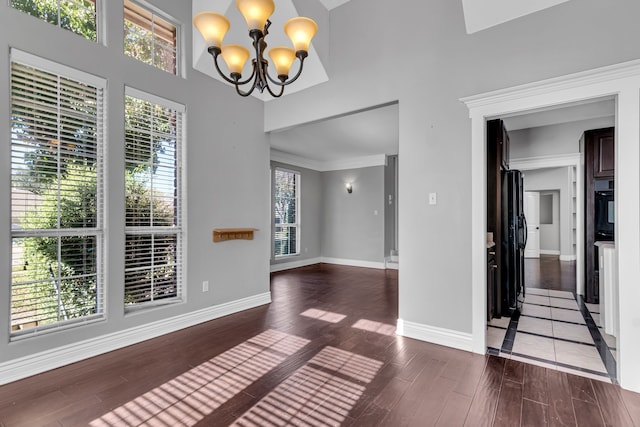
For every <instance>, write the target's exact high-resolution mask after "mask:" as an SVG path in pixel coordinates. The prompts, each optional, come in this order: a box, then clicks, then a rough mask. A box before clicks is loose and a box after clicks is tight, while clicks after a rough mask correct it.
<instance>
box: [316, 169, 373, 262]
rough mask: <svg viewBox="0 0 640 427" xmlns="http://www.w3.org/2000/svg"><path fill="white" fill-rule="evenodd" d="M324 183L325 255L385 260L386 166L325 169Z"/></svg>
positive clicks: (323, 238)
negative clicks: (349, 190)
mask: <svg viewBox="0 0 640 427" xmlns="http://www.w3.org/2000/svg"><path fill="white" fill-rule="evenodd" d="M347 182H351V183H352V185H353V193H351V194H349V193H347V191H346V190H345V184H346V183H347ZM322 187H323V200H324V210H323V215H322V237H321V238H322V256H324V257H328V258H339V259H348V260H362V261H374V262H383V261H384V167H383V166H373V167H368V168H360V169H349V170H339V171H330V172H323V173H322Z"/></svg>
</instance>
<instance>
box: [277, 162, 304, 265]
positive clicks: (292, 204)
mask: <svg viewBox="0 0 640 427" xmlns="http://www.w3.org/2000/svg"><path fill="white" fill-rule="evenodd" d="M274 175H275V176H274V194H275V197H274V218H275V235H274V254H275V256H276V257H279V256H284V255H295V254H298V253H299V251H300V249H299V244H298V239H299V236H300V233H299V222H300V220H299V216H300V212H299V205H300V191H299V188H300V174H299V173H297V172H292V171H287V170H283V169H276V170H275V173H274Z"/></svg>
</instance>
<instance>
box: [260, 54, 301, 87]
mask: <svg viewBox="0 0 640 427" xmlns="http://www.w3.org/2000/svg"><path fill="white" fill-rule="evenodd" d="M296 56H297V57H298V59H299V60H300V67H299V68H298V72H297V73H296V75H295V76H293V77H292V78H290V79H288V80H283V81H276V80H274V79H273V78H272V77H271V76H270V75H269V73H267V71H266V70H265V74H266V75H267V77H268V78H269V80H270V81H271V83H273V84H275V85H278V86H286V85H289V84H291V83H293V82H295V81H296V80H298V77H300V74H302V67H303V65H304V58H306V55H302V54H299V55H296Z"/></svg>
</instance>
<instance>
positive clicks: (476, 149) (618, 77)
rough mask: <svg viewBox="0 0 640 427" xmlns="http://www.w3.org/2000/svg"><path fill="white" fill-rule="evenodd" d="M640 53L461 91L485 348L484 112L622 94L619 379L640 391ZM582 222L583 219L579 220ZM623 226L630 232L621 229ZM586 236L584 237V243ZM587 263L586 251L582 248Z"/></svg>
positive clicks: (481, 348) (478, 344)
mask: <svg viewBox="0 0 640 427" xmlns="http://www.w3.org/2000/svg"><path fill="white" fill-rule="evenodd" d="M638 88H640V61H631V62H629V63H622V64H617V65H613V66H608V67H603V68H600V69H595V70H590V71H585V72H580V73H576V74H572V75H567V76H563V77H559V78H554V79H550V80H546V81H541V82H537V83H530V84H527V85H523V86H520V87H514V88H510V89H505V90H500V91H496V92H492V93H488V94H481V95H476V96H472V97H467V98H464V99H462V101H463V102H464V103H465V104H466V105H467V107H468V108H469V111H470V118H471V133H472V153H471V158H472V165H471V166H472V179H471V181H472V184H471V187H472V192H471V194H472V203H471V212H472V213H473V214H472V217H471V233H472V259H471V262H472V277H471V285H472V309H473V310H472V311H473V313H472V318H473V321H472V349H473V351H474V352H476V353H484V352H485V349H486V332H485V329H486V326H485V325H486V320H485V319H486V277H485V274H484V272H485V270H486V264H485V263H486V249H485V247H486V234H485V233H486V229H485V224H486V215H485V214H484V207H485V206H486V189H485V185H484V183H485V177H486V169H485V161H484V159H485V155H486V140H485V120H486V119H487V118H492V117H500V116H501V115H507V114H516V113H521V112H527V111H535V110H544V109H548V108H550V107H556V106H560V105H567V104H571V103H576V102H584V101H585V100H592V99H596V98H601V97H605V96H615V97H616V129H617V134H616V142H615V145H616V153H617V154H616V157H617V158H616V160H617V166H618V167H617V169H616V182H618V183H619V186H618V189H617V190H618V193H619V194H620V195H621V196H622V197H619V198H618V199H617V200H616V201H615V209H616V224H618V228H617V229H616V246H617V252H618V254H619V258H618V263H617V267H618V285H619V317H620V321H619V327H618V333H619V335H618V339H619V342H620V351H619V354H618V358H619V363H618V365H617V366H618V375H617V377H618V379H619V381H620V384H621V386H622V387H623V388H626V389H629V390H634V391H640V369H638V368H637V367H636V364H635V362H634V361H635V360H638V358H640V342H639V341H638V340H635V339H634V337H635V336H637V334H638V333H639V332H640V325H636V324H634V322H633V319H634V316H635V314H634V313H635V312H636V311H637V307H636V304H637V301H638V300H640V288H639V287H637V286H636V281H637V277H640V264H639V263H637V259H639V258H640V245H638V242H639V241H640V223H639V221H638V218H639V217H640V204H639V203H638V195H639V194H640V170H639V168H638V158H640V144H639V142H640V129H639V128H638V126H637V124H638V120H639V117H640V93H639V91H638ZM579 225H580V224H579ZM620 229H624V230H625V233H624V234H621V233H619V230H620ZM580 239H581V238H580V236H578V237H577V240H578V243H581V241H580ZM577 258H578V260H577V262H578V264H580V259H579V258H580V252H579V251H578V253H577Z"/></svg>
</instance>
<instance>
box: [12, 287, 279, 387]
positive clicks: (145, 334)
mask: <svg viewBox="0 0 640 427" xmlns="http://www.w3.org/2000/svg"><path fill="white" fill-rule="evenodd" d="M270 302H271V293H270V292H265V293H263V294H258V295H253V296H250V297H247V298H242V299H239V300H235V301H231V302H227V303H223V304H219V305H216V306H214V307H207V308H204V309H201V310H197V311H193V312H190V313H186V314H181V315H178V316H175V317H172V318H169V319H164V320H159V321H156V322H152V323H148V324H146V325H142V326H137V327H134V328H129V329H126V330H124V331H118V332H113V333H111V334H107V335H103V336H101V337H96V338H91V339H88V340H85V341H81V342H78V343H73V344H68V345H65V346H62V347H58V348H54V349H51V350H46V351H42V352H39V353H35V354H31V355H29V356H25V357H21V358H19V359H15V360H11V361H9V362H4V363H0V385H2V384H8V383H10V382H12V381H17V380H20V379H23V378H27V377H30V376H32V375H36V374H39V373H42V372H45V371H48V370H51V369H55V368H59V367H61V366H65V365H68V364H70V363H74V362H78V361H80V360H84V359H88V358H90V357H94V356H97V355H100V354H103V353H107V352H109V351H113V350H117V349H119V348H122V347H126V346H129V345H133V344H137V343H140V342H142V341H145V340H148V339H151V338H155V337H159V336H161V335H165V334H168V333H171V332H175V331H178V330H180V329H184V328H188V327H190V326H194V325H197V324H199V323H203V322H208V321H210V320H214V319H217V318H219V317H222V316H227V315H229V314H233V313H237V312H239V311H243V310H248V309H250V308H254V307H258V306H261V305H265V304H269V303H270Z"/></svg>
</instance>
